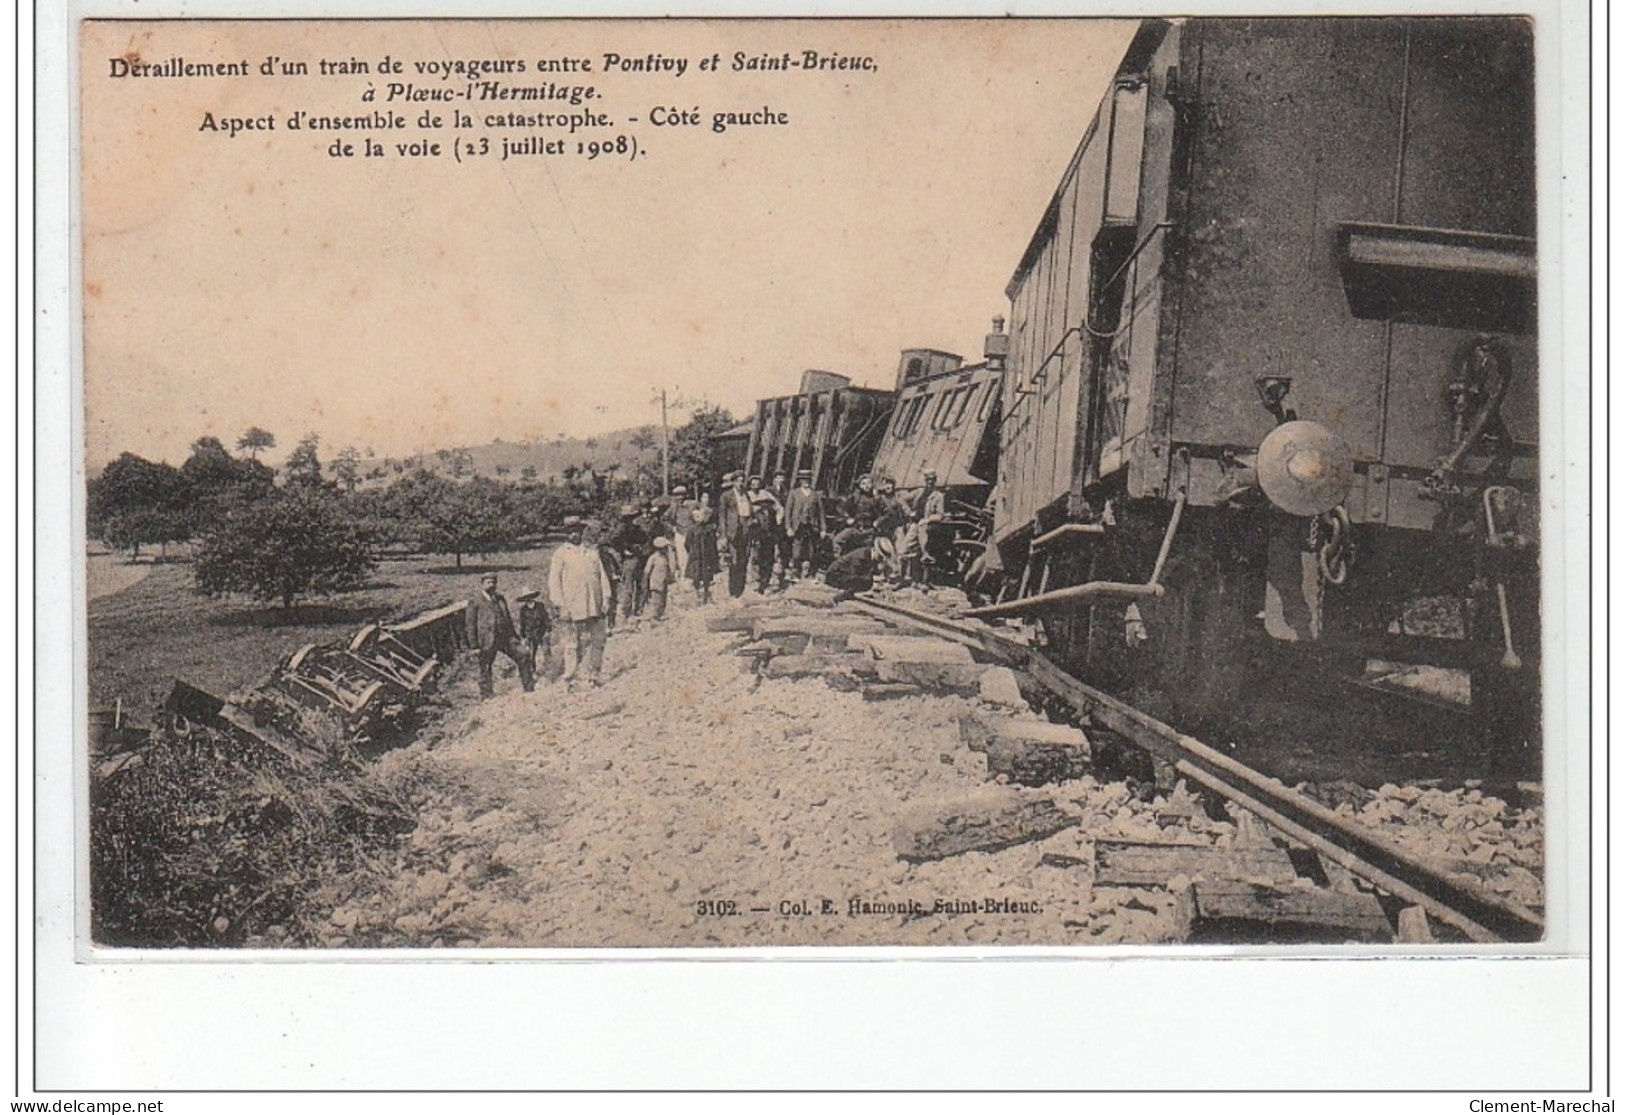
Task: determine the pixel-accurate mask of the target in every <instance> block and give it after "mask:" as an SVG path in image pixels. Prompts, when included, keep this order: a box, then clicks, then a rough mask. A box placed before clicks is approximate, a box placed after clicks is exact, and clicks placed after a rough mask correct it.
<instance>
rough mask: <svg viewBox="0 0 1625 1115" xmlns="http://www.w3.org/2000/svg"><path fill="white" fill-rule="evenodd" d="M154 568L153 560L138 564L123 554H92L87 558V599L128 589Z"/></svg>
mask: <svg viewBox="0 0 1625 1115" xmlns="http://www.w3.org/2000/svg"><path fill="white" fill-rule="evenodd" d="M152 568H153V567H152V563H151V562H147V563H144V564H137V563H134V562H130V561H128V560H126V559H125V557H124V555H123V554H91V555H89V556H88V557H87V558H86V559H85V599H86V600H95V599H97V598H99V597H103V596H111V595H113V594H114V593H115V592H118V591H120V590H121V589H127V588H129V587H130V586H131V585H133V584H135V583H136V582H138V581H141V580H144V579H145V578H146V577H147V576H148V575H149V574H150V573H151V572H152Z"/></svg>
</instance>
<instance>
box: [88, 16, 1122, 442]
mask: <svg viewBox="0 0 1625 1115" xmlns="http://www.w3.org/2000/svg"><path fill="white" fill-rule="evenodd" d="M1132 31H1133V25H1132V24H1126V23H1108V22H1103V21H1089V20H1049V21H1029V20H982V21H948V20H940V21H919V20H915V21H902V22H899V21H881V20H874V21H869V20H861V21H838V22H818V21H711V22H706V21H593V20H579V21H518V20H508V21H477V20H467V21H457V22H405V21H403V22H386V21H376V22H355V21H350V22H340V21H333V22H325V23H290V22H263V23H246V22H205V21H194V22H185V21H182V22H173V23H167V24H156V23H128V22H122V23H106V22H101V23H96V22H91V23H86V24H84V25H83V32H82V38H81V43H80V47H81V49H80V68H81V79H80V82H81V84H80V88H81V114H80V115H81V148H80V150H81V178H80V185H81V207H82V208H81V212H82V229H83V257H82V273H83V287H82V289H83V296H82V305H83V310H84V333H83V370H84V383H85V408H86V412H85V440H86V464H87V466H88V467H90V468H92V469H94V468H97V467H99V466H100V465H101V464H103V463H105V462H106V461H107V460H109V459H111V458H112V457H114V456H117V455H118V454H119V453H120V452H123V451H131V452H135V453H138V454H140V455H142V456H145V457H148V458H151V459H167V460H169V461H171V462H172V463H179V462H180V461H181V460H182V459H184V457H185V456H186V453H187V446H188V445H189V444H190V443H191V442H192V441H193V440H195V439H196V438H198V437H200V436H204V435H212V436H216V437H219V438H220V439H221V440H223V441H225V442H226V443H227V444H228V445H233V444H235V441H236V439H237V437H238V436H239V435H240V434H241V433H242V431H243V430H245V429H246V428H247V427H249V426H252V425H257V426H262V427H264V428H266V429H269V430H271V431H272V432H273V433H274V434H276V435H277V438H278V449H277V450H276V452H275V453H274V454H272V459H276V458H279V457H280V456H281V455H283V454H284V453H285V452H286V451H287V450H288V449H290V448H292V446H293V445H294V443H295V442H296V441H297V440H298V438H299V437H301V436H303V435H305V434H306V433H312V432H314V433H317V434H318V435H320V437H321V439H322V443H323V445H324V447H326V451H327V453H329V454H330V453H331V452H333V451H336V449H337V448H339V447H341V446H346V445H355V446H357V447H358V448H363V449H372V450H373V451H374V452H376V453H377V454H379V455H385V456H403V455H406V454H410V453H413V452H422V451H432V450H434V449H436V448H443V447H451V446H458V445H476V444H484V443H487V442H490V441H493V440H496V439H502V440H506V441H524V440H530V439H537V438H541V439H547V438H552V437H555V436H558V435H561V434H562V435H566V436H585V435H591V434H595V433H601V432H604V431H607V430H611V429H619V428H624V427H628V426H636V425H642V424H647V423H653V422H657V421H658V420H659V409H658V406H657V404H656V401H655V400H656V397H657V395H658V392H659V391H660V390H661V389H665V390H666V391H667V392H668V396H669V397H670V398H671V399H673V400H676V401H677V402H678V403H679V404H680V405H679V406H678V407H677V408H675V409H674V411H673V421H674V422H680V421H682V420H683V418H684V416H685V410H684V409H683V405H682V404H692V403H695V402H698V401H706V402H710V403H714V404H720V405H723V406H726V407H727V408H729V409H730V410H731V411H733V413H734V414H735V415H736V416H739V417H741V418H743V417H745V416H746V415H747V414H748V413H749V411H750V409H751V407H752V405H753V403H754V401H755V400H756V399H758V398H762V397H767V396H772V395H781V394H789V393H792V392H793V391H794V390H795V388H796V384H797V382H798V380H799V376H800V373H801V371H802V370H803V369H806V368H820V369H825V370H828V371H833V372H839V373H842V374H845V375H850V376H852V377H853V379H854V380H855V381H856V382H858V383H867V384H869V385H871V386H880V387H890V386H891V385H892V383H893V382H894V379H895V374H896V365H897V359H898V354H899V352H900V350H902V349H904V348H910V347H933V348H944V349H948V350H951V351H955V352H959V353H961V354H963V355H964V356H965V357H966V359H967V360H968V361H969V360H975V359H979V357H980V353H981V345H982V337H983V335H984V334H985V333H986V332H987V331H988V328H989V323H990V321H991V319H992V318H993V317H994V316H995V315H998V314H1005V313H1007V312H1008V305H1007V303H1006V302H1005V299H1004V294H1003V291H1004V287H1005V284H1006V282H1007V281H1008V280H1009V278H1010V275H1011V273H1012V272H1013V270H1014V268H1015V265H1016V263H1017V262H1018V261H1019V259H1020V256H1021V253H1022V250H1023V249H1024V248H1025V246H1026V244H1027V241H1028V239H1029V237H1030V236H1031V233H1032V230H1033V228H1034V227H1035V226H1036V224H1037V222H1038V220H1039V218H1040V217H1041V216H1042V214H1043V211H1044V208H1045V206H1046V205H1047V204H1048V202H1049V199H1050V197H1051V195H1052V193H1053V191H1054V188H1055V186H1056V184H1057V183H1058V182H1059V180H1060V177H1061V174H1062V172H1063V170H1064V169H1065V167H1066V165H1067V162H1068V161H1069V160H1070V158H1071V157H1072V154H1073V152H1074V151H1075V149H1076V148H1077V145H1078V143H1079V140H1080V139H1081V137H1082V134H1083V130H1084V128H1085V127H1086V125H1087V123H1088V121H1089V119H1090V118H1091V117H1092V115H1093V113H1094V109H1095V106H1096V104H1097V102H1098V100H1099V98H1100V96H1101V94H1102V92H1103V91H1104V89H1105V86H1106V83H1107V82H1108V81H1109V79H1110V76H1111V73H1112V71H1113V70H1114V68H1115V66H1116V62H1117V59H1118V56H1119V55H1120V54H1121V52H1122V50H1123V48H1124V47H1125V46H1126V45H1127V42H1128V38H1129V36H1130V35H1131V34H1132ZM807 51H816V52H818V54H819V56H820V57H823V58H829V57H831V56H840V57H842V58H846V59H864V58H868V59H873V69H855V70H854V69H849V70H830V69H824V70H813V71H808V70H802V69H796V70H767V71H764V70H754V69H747V70H740V71H735V70H734V69H733V68H732V66H733V61H734V58H735V56H736V54H737V55H739V56H741V57H742V58H743V59H745V60H760V59H763V58H773V59H777V58H782V57H783V56H784V55H785V54H786V53H789V54H790V55H791V57H793V58H795V59H797V60H803V59H805V57H806V52H807ZM606 55H618V56H619V57H620V58H621V59H622V61H621V62H620V63H618V64H616V63H611V64H610V65H611V69H610V70H609V71H608V72H606V68H605V67H606ZM651 55H655V56H658V58H657V59H656V61H657V64H658V62H659V61H662V60H664V61H665V62H667V63H670V64H672V65H670V66H668V67H667V68H665V69H656V70H644V71H629V70H628V69H627V68H626V67H628V66H629V65H630V64H631V63H632V61H633V60H637V61H641V62H646V61H647V60H648V59H649V58H650V56H651ZM273 56H274V57H275V58H276V59H278V62H277V63H276V65H278V66H280V64H281V63H282V62H304V63H305V64H306V67H307V70H308V72H307V73H306V74H304V75H289V76H281V75H278V76H274V77H269V78H267V77H262V76H261V75H260V74H259V72H258V71H259V69H260V66H261V64H262V63H264V62H265V61H266V59H267V58H270V57H273ZM386 56H387V57H388V58H390V59H392V60H394V61H396V62H401V63H404V64H405V66H404V72H402V73H397V74H388V75H386V74H383V73H380V72H379V63H380V62H381V61H382V60H383V59H384V58H385V57H386ZM712 57H716V58H717V59H718V60H719V69H720V72H706V71H702V70H701V68H700V61H701V60H702V59H709V58H712ZM176 58H179V59H182V60H184V61H185V62H186V63H188V64H194V65H195V64H198V63H214V62H229V61H246V62H247V63H248V70H249V76H246V77H159V76H117V77H115V76H113V75H114V72H115V71H123V70H125V69H126V67H124V66H122V65H120V64H117V63H115V62H114V61H113V60H114V59H122V60H125V61H126V62H130V63H132V64H133V65H135V66H141V65H146V66H163V65H165V64H167V63H168V61H169V60H170V59H176ZM322 59H328V60H343V61H346V62H348V61H350V60H359V61H363V62H366V63H367V65H368V68H369V71H370V72H369V73H368V74H364V75H363V74H354V73H350V74H335V75H326V76H324V75H322V74H321V73H320V72H319V71H320V67H319V63H320V61H321V60H322ZM561 59H584V60H586V61H587V63H589V64H590V65H591V67H592V68H591V69H590V70H587V71H582V70H580V69H576V70H574V71H573V72H545V73H543V72H537V71H538V63H540V62H543V61H547V62H549V63H552V64H555V65H557V64H566V63H560V62H559V60H561ZM678 60H681V61H683V62H684V63H685V68H684V72H683V73H681V74H680V75H679V74H677V73H676V72H674V69H675V63H676V62H677V61H678ZM449 61H465V62H482V61H483V62H487V63H489V62H498V63H500V64H501V65H503V66H508V67H511V66H512V65H513V64H514V63H515V62H516V61H522V62H524V63H525V66H526V71H525V72H524V73H522V74H520V73H513V72H509V73H505V74H485V75H483V76H482V77H481V80H486V81H496V82H498V83H499V84H501V85H504V86H505V87H532V88H534V87H542V86H545V85H546V84H547V83H553V84H554V85H564V86H572V85H580V86H587V85H591V86H593V87H594V90H595V94H596V96H595V98H594V99H593V100H588V101H584V102H583V103H582V104H580V105H576V106H573V107H572V106H570V105H569V104H568V102H567V101H564V102H560V101H557V100H553V101H544V102H518V101H512V100H509V101H502V102H496V103H491V102H481V101H472V102H471V101H461V100H459V101H453V102H445V101H434V100H429V101H419V100H406V99H405V98H406V96H408V95H410V96H422V95H424V93H425V92H426V91H430V90H433V91H435V93H436V94H437V95H443V94H444V92H445V91H447V90H451V91H458V90H461V89H463V88H464V87H465V79H464V77H463V75H461V74H458V75H454V76H452V77H449V78H443V77H441V76H439V74H438V73H434V72H429V73H420V72H418V70H417V66H416V64H417V63H418V62H424V63H437V64H443V63H446V62H449ZM431 69H434V70H443V69H444V66H443V65H436V66H434V67H431ZM390 83H395V84H397V85H399V86H410V87H411V93H410V94H407V93H405V91H397V95H396V99H395V101H393V102H391V101H389V100H388V94H389V85H390ZM369 86H370V87H371V88H372V89H373V91H374V93H375V99H374V100H372V101H363V100H362V97H363V95H364V94H365V92H366V90H367V89H368V88H369ZM375 110H382V111H385V112H389V113H396V114H399V115H401V116H402V117H404V118H405V122H406V125H407V126H406V127H405V128H404V129H401V130H398V131H387V132H363V131H354V130H350V131H343V132H339V131H331V130H328V131H311V130H309V129H308V128H307V129H303V130H290V129H289V128H288V126H287V125H288V121H289V117H290V116H291V115H292V114H293V113H295V112H305V113H307V114H311V115H317V116H356V115H362V114H367V113H371V112H373V111H375ZM657 110H661V111H657ZM762 110H769V111H770V112H771V114H772V116H773V118H774V119H775V120H777V119H781V118H784V119H787V122H785V123H771V124H763V123H754V124H748V125H743V126H737V125H736V126H734V127H731V128H728V129H727V130H726V131H723V132H721V133H718V132H717V131H715V130H714V128H713V118H714V116H715V114H716V113H718V112H739V113H757V114H758V116H757V119H760V115H759V114H760V112H761V111H762ZM453 111H465V112H468V113H470V114H471V116H473V117H475V118H476V120H475V126H474V127H471V128H466V129H457V128H454V127H452V126H451V123H452V122H451V120H450V115H451V113H452V112H453ZM424 112H429V113H431V114H439V115H440V116H441V118H442V127H440V128H438V129H436V128H428V129H423V128H419V127H417V123H418V120H419V117H420V116H421V115H422V114H423V113H424ZM570 112H576V113H583V112H591V113H595V114H598V115H600V116H601V117H605V118H607V119H608V120H609V123H608V124H607V125H604V126H595V127H590V128H587V127H583V128H578V130H577V132H576V134H574V135H571V134H570V133H569V132H568V130H561V129H557V128H551V127H542V128H536V127H525V126H494V125H490V124H489V122H488V121H486V119H485V117H486V116H487V115H488V114H493V113H504V114H505V113H521V114H531V115H534V114H537V113H570ZM691 113H692V114H696V115H697V118H698V120H699V123H698V124H678V125H670V124H659V125H657V124H656V123H654V122H653V121H654V120H655V119H656V118H659V119H662V120H664V119H669V118H671V117H672V116H674V115H675V116H677V117H678V118H679V119H683V118H685V114H691ZM634 118H635V120H636V122H635V123H634V122H633V119H634ZM690 118H692V117H690ZM233 119H235V120H239V121H252V122H254V123H255V124H257V125H258V126H256V127H243V128H241V129H240V130H238V131H237V134H235V135H232V134H230V131H231V125H230V124H229V121H231V120H233ZM267 124H268V125H269V127H266V126H265V125H267ZM623 135H624V136H626V137H627V140H628V142H629V143H630V142H631V141H633V140H635V141H636V143H637V148H636V157H631V158H629V157H628V156H627V155H621V154H619V153H618V152H611V153H610V154H606V155H602V156H600V157H599V158H597V159H588V158H586V157H585V156H584V153H577V148H576V143H577V142H578V141H579V142H583V143H584V142H586V141H589V140H591V139H595V138H598V139H611V140H613V138H614V137H619V136H623ZM369 136H371V137H373V138H375V139H376V140H379V141H381V145H382V146H383V147H384V148H385V149H386V151H387V152H388V153H387V154H386V155H385V156H383V157H374V158H366V157H363V156H361V155H360V153H359V152H360V151H361V149H362V144H363V143H364V142H365V140H366V138H367V137H369ZM528 136H540V137H543V138H545V139H549V140H562V141H563V143H562V147H563V148H564V149H563V150H562V151H557V152H555V153H551V154H545V155H522V154H517V153H516V154H514V155H512V156H511V157H510V158H508V159H506V160H501V159H499V158H498V156H499V154H500V152H501V150H502V148H503V146H504V141H505V140H515V141H517V140H520V139H523V138H525V137H528ZM482 138H483V139H484V140H485V141H486V142H487V144H488V147H487V150H486V153H485V154H484V155H483V156H480V155H479V154H478V153H477V152H473V151H466V148H459V152H460V153H461V152H465V151H466V154H464V155H463V157H460V158H454V157H450V155H451V145H452V144H453V142H455V141H458V140H462V141H464V142H478V141H479V140H480V139H482ZM335 140H340V141H342V142H347V143H350V144H352V146H353V149H354V150H356V151H357V154H356V155H352V156H339V157H334V156H332V155H330V154H329V153H328V152H329V149H330V148H331V146H332V144H333V143H334V141H335ZM414 141H426V142H429V143H439V144H440V146H441V151H442V153H441V154H440V155H438V156H435V155H423V156H410V155H403V154H400V153H398V152H397V150H396V148H395V144H397V143H404V142H414ZM629 154H630V152H629Z"/></svg>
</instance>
